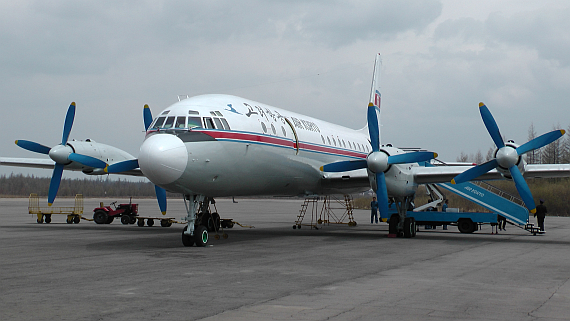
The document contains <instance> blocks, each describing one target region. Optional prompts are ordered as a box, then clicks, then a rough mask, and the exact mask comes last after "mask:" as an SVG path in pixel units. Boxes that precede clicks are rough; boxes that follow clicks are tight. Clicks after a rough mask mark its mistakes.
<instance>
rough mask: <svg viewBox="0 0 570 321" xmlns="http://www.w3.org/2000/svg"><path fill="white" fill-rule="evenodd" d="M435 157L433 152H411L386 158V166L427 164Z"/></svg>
mask: <svg viewBox="0 0 570 321" xmlns="http://www.w3.org/2000/svg"><path fill="white" fill-rule="evenodd" d="M436 157H437V153H434V152H412V153H406V154H400V155H394V156H389V157H388V164H405V163H419V162H427V161H429V160H431V159H434V158H436Z"/></svg>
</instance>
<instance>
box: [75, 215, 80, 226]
mask: <svg viewBox="0 0 570 321" xmlns="http://www.w3.org/2000/svg"><path fill="white" fill-rule="evenodd" d="M79 222H81V217H79V215H75V216H74V217H73V223H75V224H79Z"/></svg>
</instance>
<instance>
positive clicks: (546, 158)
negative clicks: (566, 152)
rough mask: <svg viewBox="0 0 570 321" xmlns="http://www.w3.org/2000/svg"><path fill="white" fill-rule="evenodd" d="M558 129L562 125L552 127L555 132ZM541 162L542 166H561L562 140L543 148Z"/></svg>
mask: <svg viewBox="0 0 570 321" xmlns="http://www.w3.org/2000/svg"><path fill="white" fill-rule="evenodd" d="M557 128H560V124H558V126H552V129H554V130H556V129H557ZM540 160H541V163H542V164H560V162H561V160H562V142H561V141H560V139H557V140H555V141H553V142H552V143H550V144H548V145H546V146H544V147H543V148H542V150H541V152H540Z"/></svg>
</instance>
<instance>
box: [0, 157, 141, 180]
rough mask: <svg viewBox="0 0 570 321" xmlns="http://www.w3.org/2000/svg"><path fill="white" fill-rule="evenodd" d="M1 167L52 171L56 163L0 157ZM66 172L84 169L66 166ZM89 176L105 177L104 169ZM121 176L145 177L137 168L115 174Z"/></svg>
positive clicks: (46, 159)
mask: <svg viewBox="0 0 570 321" xmlns="http://www.w3.org/2000/svg"><path fill="white" fill-rule="evenodd" d="M0 165H1V166H15V167H29V168H42V169H51V170H53V168H54V167H55V162H54V161H53V160H51V159H48V158H14V157H0ZM65 170H72V171H83V168H82V167H79V166H66V167H65ZM84 173H85V174H87V175H105V174H106V173H105V172H103V170H102V169H95V170H94V171H93V172H89V173H88V172H84ZM113 174H120V175H130V176H144V175H143V173H142V172H141V170H140V169H138V168H136V169H133V170H129V171H125V172H120V173H113Z"/></svg>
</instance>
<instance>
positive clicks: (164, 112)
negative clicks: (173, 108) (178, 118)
mask: <svg viewBox="0 0 570 321" xmlns="http://www.w3.org/2000/svg"><path fill="white" fill-rule="evenodd" d="M169 112H170V110H165V111H163V112H162V114H161V115H168V113H169Z"/></svg>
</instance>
